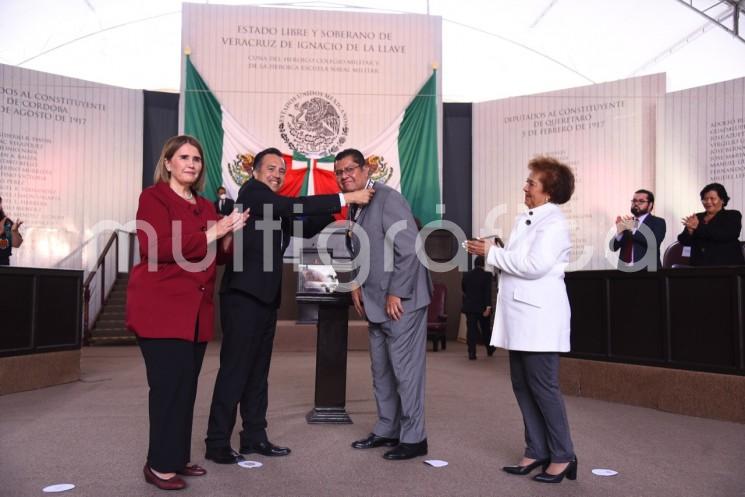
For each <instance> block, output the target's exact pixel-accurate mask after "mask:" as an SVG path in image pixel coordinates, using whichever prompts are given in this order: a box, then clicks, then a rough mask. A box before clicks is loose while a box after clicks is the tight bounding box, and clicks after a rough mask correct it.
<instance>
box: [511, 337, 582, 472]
mask: <svg viewBox="0 0 745 497" xmlns="http://www.w3.org/2000/svg"><path fill="white" fill-rule="evenodd" d="M510 377H511V379H512V390H513V392H515V398H516V399H517V404H518V405H519V406H520V411H521V412H522V415H523V424H524V427H525V446H526V447H525V453H524V455H525V457H529V458H531V459H546V458H550V459H551V462H555V463H564V462H569V461H571V460H572V459H574V446H573V445H572V438H571V436H570V433H569V421H568V420H567V413H566V409H565V408H564V399H563V397H562V396H561V390H560V389H559V354H558V353H557V352H521V351H516V350H510Z"/></svg>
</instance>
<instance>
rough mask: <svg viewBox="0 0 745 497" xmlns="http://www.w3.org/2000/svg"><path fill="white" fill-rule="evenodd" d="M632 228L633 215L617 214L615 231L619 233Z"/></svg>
mask: <svg viewBox="0 0 745 497" xmlns="http://www.w3.org/2000/svg"><path fill="white" fill-rule="evenodd" d="M633 229H634V217H633V216H623V217H621V216H618V217H616V233H618V234H619V235H620V234H621V233H623V232H624V231H627V230H629V231H631V230H633Z"/></svg>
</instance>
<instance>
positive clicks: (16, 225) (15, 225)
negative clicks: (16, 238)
mask: <svg viewBox="0 0 745 497" xmlns="http://www.w3.org/2000/svg"><path fill="white" fill-rule="evenodd" d="M22 224H23V221H21V220H20V219H16V222H15V223H13V226H11V227H10V229H11V230H12V231H16V232H17V231H18V228H20V227H21V225H22Z"/></svg>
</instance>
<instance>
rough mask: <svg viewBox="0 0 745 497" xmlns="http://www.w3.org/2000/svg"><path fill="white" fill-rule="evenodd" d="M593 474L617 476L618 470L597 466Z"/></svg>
mask: <svg viewBox="0 0 745 497" xmlns="http://www.w3.org/2000/svg"><path fill="white" fill-rule="evenodd" d="M592 474H593V475H597V476H616V475H617V474H618V471H614V470H612V469H603V468H596V469H593V470H592Z"/></svg>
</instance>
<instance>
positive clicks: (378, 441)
mask: <svg viewBox="0 0 745 497" xmlns="http://www.w3.org/2000/svg"><path fill="white" fill-rule="evenodd" d="M396 445H398V438H386V437H379V436H377V435H376V434H375V433H370V436H369V437H367V438H363V439H362V440H357V441H356V442H352V447H354V448H355V449H372V448H375V447H395V446H396Z"/></svg>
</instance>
